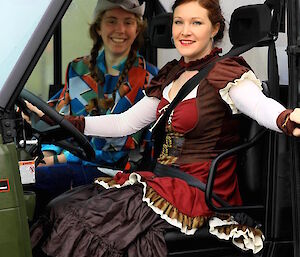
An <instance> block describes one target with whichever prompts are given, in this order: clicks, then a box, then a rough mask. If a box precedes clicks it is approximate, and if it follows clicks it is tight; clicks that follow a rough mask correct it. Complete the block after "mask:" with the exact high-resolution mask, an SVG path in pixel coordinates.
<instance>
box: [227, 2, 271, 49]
mask: <svg viewBox="0 0 300 257" xmlns="http://www.w3.org/2000/svg"><path fill="white" fill-rule="evenodd" d="M271 20H272V14H271V9H270V8H269V7H268V6H267V5H265V4H256V5H248V6H241V7H239V8H237V9H235V10H234V12H233V13H232V15H231V19H230V25H229V37H230V42H231V44H233V45H234V46H240V45H246V44H249V43H252V42H255V41H258V40H259V39H261V38H263V37H265V36H267V35H268V33H269V32H270V31H271Z"/></svg>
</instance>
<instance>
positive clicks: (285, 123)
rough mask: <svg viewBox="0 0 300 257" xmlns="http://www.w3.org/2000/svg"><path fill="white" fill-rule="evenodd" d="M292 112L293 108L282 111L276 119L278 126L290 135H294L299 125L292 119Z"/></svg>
mask: <svg viewBox="0 0 300 257" xmlns="http://www.w3.org/2000/svg"><path fill="white" fill-rule="evenodd" d="M292 112H293V110H291V109H287V110H285V111H283V112H282V113H280V115H279V116H278V117H277V120H276V123H277V127H278V128H279V129H281V130H282V131H283V133H285V134H286V135H288V136H292V135H293V131H294V129H295V128H297V127H298V124H297V123H296V122H294V121H291V120H290V114H291V113H292Z"/></svg>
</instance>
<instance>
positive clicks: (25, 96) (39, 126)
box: [18, 89, 96, 161]
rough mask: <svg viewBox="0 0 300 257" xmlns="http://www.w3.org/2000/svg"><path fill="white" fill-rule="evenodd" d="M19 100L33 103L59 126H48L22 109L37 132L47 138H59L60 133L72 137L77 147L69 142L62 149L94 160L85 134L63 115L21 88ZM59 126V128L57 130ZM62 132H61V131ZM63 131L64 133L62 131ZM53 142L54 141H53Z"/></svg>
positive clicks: (88, 159) (85, 158) (82, 157)
mask: <svg viewBox="0 0 300 257" xmlns="http://www.w3.org/2000/svg"><path fill="white" fill-rule="evenodd" d="M18 99H19V102H23V101H24V100H27V101H28V102H30V103H32V104H33V105H35V106H36V107H37V108H38V109H40V110H41V111H42V112H43V113H45V115H47V116H48V117H49V118H51V119H52V120H53V121H54V122H55V123H56V124H57V125H59V126H50V125H48V124H47V123H45V122H44V121H42V120H40V119H39V118H38V116H37V115H36V114H35V113H33V112H30V111H28V109H25V110H24V111H25V112H26V113H28V114H29V116H30V120H31V126H32V128H33V129H34V130H35V131H37V132H38V133H39V134H43V135H45V136H46V137H47V138H48V137H49V138H51V137H53V138H54V139H58V138H60V137H61V136H62V135H63V137H64V139H67V138H70V137H72V138H74V139H75V141H76V142H77V143H78V145H79V146H78V147H74V145H72V144H70V143H67V142H65V143H63V145H64V149H66V150H68V151H70V152H72V153H73V154H75V155H76V156H78V157H79V158H80V159H83V160H87V161H93V160H95V156H96V154H95V150H94V148H93V147H92V145H91V144H90V142H89V140H88V139H87V137H86V136H84V135H83V134H82V133H81V132H79V130H77V129H76V128H75V127H74V126H73V125H72V124H71V123H70V122H69V121H67V120H66V119H64V116H63V115H61V114H59V113H58V112H57V111H56V110H54V109H53V108H51V107H50V106H49V105H48V104H47V103H46V102H44V101H43V100H41V99H40V98H39V97H37V96H36V95H34V94H33V93H31V92H30V91H28V90H26V89H23V90H22V91H21V93H20V95H19V98H18ZM20 108H21V109H24V108H26V105H25V107H24V106H22V107H21V106H20ZM59 128H60V129H61V130H60V131H59ZM61 132H62V133H61ZM63 132H65V133H63ZM53 144H55V142H54V143H53Z"/></svg>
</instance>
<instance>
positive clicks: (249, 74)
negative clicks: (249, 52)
mask: <svg viewBox="0 0 300 257" xmlns="http://www.w3.org/2000/svg"><path fill="white" fill-rule="evenodd" d="M245 79H249V80H251V81H253V82H254V83H255V84H256V85H257V87H258V88H259V89H260V90H263V88H262V86H261V81H260V80H259V79H258V78H257V77H256V76H255V74H254V73H253V71H251V70H249V71H248V72H245V73H244V74H243V75H242V76H241V77H240V78H239V79H235V80H234V82H229V83H228V84H227V86H226V87H225V88H222V89H220V90H219V94H220V96H221V97H222V99H223V101H225V102H226V103H227V104H228V105H229V106H230V109H231V111H232V114H238V113H239V110H238V109H237V108H236V106H235V104H234V102H233V101H232V99H231V97H230V95H229V90H230V88H231V87H232V86H234V85H238V84H239V83H240V82H241V81H243V80H245Z"/></svg>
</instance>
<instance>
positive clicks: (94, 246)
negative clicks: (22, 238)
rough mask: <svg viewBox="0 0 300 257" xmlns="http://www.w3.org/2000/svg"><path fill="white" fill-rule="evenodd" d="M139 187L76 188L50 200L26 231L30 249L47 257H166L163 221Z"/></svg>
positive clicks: (94, 186) (165, 226) (93, 186)
mask: <svg viewBox="0 0 300 257" xmlns="http://www.w3.org/2000/svg"><path fill="white" fill-rule="evenodd" d="M142 196H143V189H142V187H141V186H140V185H133V186H126V187H123V188H120V189H117V188H112V189H104V188H103V187H101V186H100V185H96V184H93V185H87V186H80V187H77V188H74V189H73V190H70V191H68V192H66V193H64V194H63V195H61V196H59V197H57V198H55V199H54V200H53V201H51V202H50V204H49V205H48V210H47V215H44V216H42V217H41V218H40V219H39V220H38V222H37V223H36V224H35V225H33V227H32V229H31V242H32V247H33V248H36V249H42V250H43V252H45V253H46V254H47V255H49V256H52V257H66V256H68V257H69V256H72V257H91V256H93V257H100V256H107V257H108V256H109V257H121V256H129V257H148V256H149V257H150V256H153V257H154V256H155V257H163V256H167V249H166V244H165V240H164V231H165V230H166V229H167V228H170V227H171V225H169V224H168V223H167V222H166V221H164V220H162V219H161V218H160V216H159V215H158V214H156V213H155V212H154V211H153V210H152V209H150V208H149V207H148V206H147V204H146V203H145V202H143V201H142Z"/></svg>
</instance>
